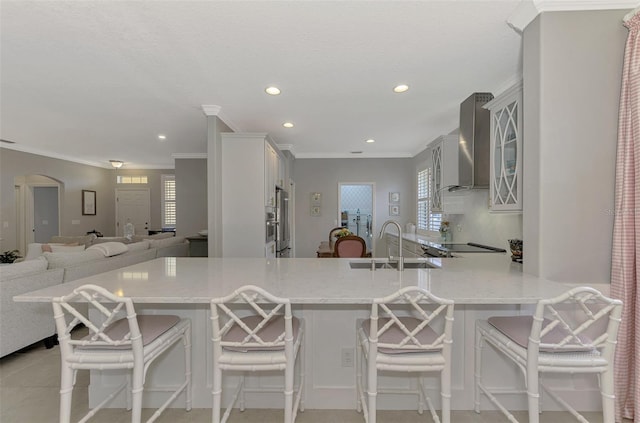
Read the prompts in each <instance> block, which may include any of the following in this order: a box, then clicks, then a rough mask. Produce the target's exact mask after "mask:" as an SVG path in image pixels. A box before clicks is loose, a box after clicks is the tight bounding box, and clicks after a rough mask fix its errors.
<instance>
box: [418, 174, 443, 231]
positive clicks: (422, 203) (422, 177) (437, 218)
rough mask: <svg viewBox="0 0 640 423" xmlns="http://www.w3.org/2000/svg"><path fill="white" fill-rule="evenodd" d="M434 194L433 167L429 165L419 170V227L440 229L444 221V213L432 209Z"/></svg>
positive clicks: (429, 229) (431, 229)
mask: <svg viewBox="0 0 640 423" xmlns="http://www.w3.org/2000/svg"><path fill="white" fill-rule="evenodd" d="M432 195H433V169H432V168H430V167H427V168H425V169H422V170H420V171H418V214H417V215H418V222H417V226H418V229H421V230H423V231H438V230H439V229H440V222H442V213H434V212H432V211H431V196H432Z"/></svg>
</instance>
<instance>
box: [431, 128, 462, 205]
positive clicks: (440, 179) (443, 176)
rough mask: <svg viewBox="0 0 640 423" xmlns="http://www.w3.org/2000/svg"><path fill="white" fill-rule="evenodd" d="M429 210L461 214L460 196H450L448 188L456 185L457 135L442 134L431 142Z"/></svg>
mask: <svg viewBox="0 0 640 423" xmlns="http://www.w3.org/2000/svg"><path fill="white" fill-rule="evenodd" d="M429 148H431V166H432V169H433V172H431V184H432V187H433V195H432V196H431V210H432V211H434V212H441V213H448V214H461V213H463V207H461V206H460V205H459V203H460V201H461V197H455V198H453V197H454V196H452V195H451V194H450V193H449V192H448V190H447V189H448V188H449V187H452V186H455V185H458V136H457V135H442V136H440V137H438V138H436V139H435V140H434V141H433V142H431V144H429Z"/></svg>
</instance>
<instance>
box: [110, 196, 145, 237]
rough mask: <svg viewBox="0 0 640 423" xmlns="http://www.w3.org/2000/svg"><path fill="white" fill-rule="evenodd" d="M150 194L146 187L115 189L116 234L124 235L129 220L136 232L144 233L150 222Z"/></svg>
mask: <svg viewBox="0 0 640 423" xmlns="http://www.w3.org/2000/svg"><path fill="white" fill-rule="evenodd" d="M150 198H151V196H150V193H149V190H148V189H117V190H116V236H124V225H126V224H127V223H129V222H131V223H133V226H134V228H135V233H136V234H143V235H146V234H147V233H148V230H149V227H150V224H151V200H150Z"/></svg>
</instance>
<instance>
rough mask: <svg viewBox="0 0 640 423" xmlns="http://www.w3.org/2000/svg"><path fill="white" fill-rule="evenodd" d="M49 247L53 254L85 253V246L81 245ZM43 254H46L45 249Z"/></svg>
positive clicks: (52, 245)
mask: <svg viewBox="0 0 640 423" xmlns="http://www.w3.org/2000/svg"><path fill="white" fill-rule="evenodd" d="M43 247H44V245H43ZM49 247H50V248H51V251H50V252H52V253H79V252H81V251H84V244H80V245H68V244H64V245H59V244H50V245H49ZM43 252H44V249H43Z"/></svg>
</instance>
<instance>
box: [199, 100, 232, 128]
mask: <svg viewBox="0 0 640 423" xmlns="http://www.w3.org/2000/svg"><path fill="white" fill-rule="evenodd" d="M201 107H202V111H203V112H204V114H205V116H217V117H218V119H220V120H221V121H222V122H224V124H225V125H227V126H228V127H229V128H231V130H232V131H233V132H242V130H241V129H240V127H239V126H238V125H236V124H235V122H233V121H232V120H231V119H230V118H229V116H227V115H226V114H225V113H223V112H222V107H221V106H216V105H215V104H203V105H202V106H201Z"/></svg>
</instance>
